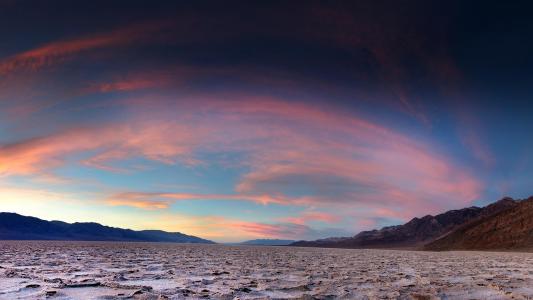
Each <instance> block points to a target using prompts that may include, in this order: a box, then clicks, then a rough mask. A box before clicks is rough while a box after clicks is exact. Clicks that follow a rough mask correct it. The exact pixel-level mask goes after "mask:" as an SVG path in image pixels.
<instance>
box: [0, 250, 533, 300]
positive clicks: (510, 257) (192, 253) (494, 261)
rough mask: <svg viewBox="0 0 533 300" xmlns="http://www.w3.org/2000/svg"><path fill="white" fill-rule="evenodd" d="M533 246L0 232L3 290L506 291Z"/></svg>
mask: <svg viewBox="0 0 533 300" xmlns="http://www.w3.org/2000/svg"><path fill="white" fill-rule="evenodd" d="M531 287H533V254H529V253H497V252H419V251H418V252H417V251H395V250H350V249H323V248H295V247H260V246H223V245H186V244H151V243H97V242H43V241H39V242H37V241H35V242H33V241H32V242H21V241H17V242H15V241H8V242H6V241H0V299H40V298H51V299H167V298H169V299H185V298H186V299H195V298H207V299H270V298H272V299H287V298H293V299H313V298H318V299H338V298H344V299H378V298H392V299H396V298H400V299H402V298H404V299H411V298H415V299H436V298H441V299H506V298H509V299H510V298H515V299H516V298H517V299H520V298H527V297H532V296H533V288H531Z"/></svg>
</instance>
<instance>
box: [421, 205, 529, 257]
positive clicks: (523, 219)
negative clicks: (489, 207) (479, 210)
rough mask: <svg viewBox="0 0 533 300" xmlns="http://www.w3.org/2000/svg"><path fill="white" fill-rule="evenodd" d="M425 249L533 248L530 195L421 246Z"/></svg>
mask: <svg viewBox="0 0 533 300" xmlns="http://www.w3.org/2000/svg"><path fill="white" fill-rule="evenodd" d="M424 249H426V250H511V249H512V250H520V249H524V250H525V249H533V197H530V198H528V199H526V200H523V201H520V202H517V203H516V205H514V206H513V207H511V208H509V209H507V210H503V211H500V212H499V213H496V214H492V215H488V216H485V217H483V218H480V219H478V220H475V221H474V222H471V223H468V224H465V225H464V226H461V227H460V228H458V229H457V230H455V231H454V232H452V233H450V234H449V235H447V236H444V237H442V238H440V239H438V240H436V241H434V242H432V243H430V244H428V245H426V246H425V247H424Z"/></svg>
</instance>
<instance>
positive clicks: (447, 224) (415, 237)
mask: <svg viewBox="0 0 533 300" xmlns="http://www.w3.org/2000/svg"><path fill="white" fill-rule="evenodd" d="M515 204H516V201H514V200H512V199H510V198H504V199H502V200H500V201H498V202H496V203H493V204H491V205H488V206H486V207H484V208H479V207H468V208H463V209H459V210H450V211H447V212H445V213H442V214H439V215H436V216H430V215H427V216H425V217H422V218H413V219H412V220H411V221H409V222H407V223H405V224H403V225H398V226H389V227H384V228H382V229H379V230H372V231H363V232H361V233H359V234H357V235H356V236H354V237H348V238H330V239H324V240H317V241H310V242H308V241H300V242H296V243H293V244H291V246H303V247H332V248H419V247H421V246H423V245H425V244H427V243H429V242H431V241H433V240H435V239H437V238H439V237H442V236H444V235H446V234H448V233H450V232H452V231H454V230H455V229H457V228H459V227H460V226H461V225H463V224H465V223H468V222H471V221H472V220H476V219H478V218H482V217H485V216H488V215H492V214H494V213H497V212H499V211H502V210H506V209H508V208H509V207H513V206H514V205H515Z"/></svg>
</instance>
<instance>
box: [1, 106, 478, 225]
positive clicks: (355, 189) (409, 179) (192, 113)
mask: <svg viewBox="0 0 533 300" xmlns="http://www.w3.org/2000/svg"><path fill="white" fill-rule="evenodd" d="M193 99H194V100H195V101H191V100H188V99H181V100H179V101H177V100H169V101H166V102H165V101H162V102H160V105H161V107H160V108H159V110H160V111H161V114H160V115H159V117H157V118H155V117H154V115H151V114H150V115H148V116H146V117H141V118H137V119H131V120H127V121H125V122H122V123H116V124H104V125H102V126H95V127H90V128H74V129H69V130H65V131H63V132H58V133H55V134H50V135H47V136H42V137H38V138H33V139H28V140H23V141H19V142H16V143H11V144H6V145H1V146H0V174H2V175H4V176H10V175H39V174H44V173H47V172H50V171H51V170H53V169H56V168H60V167H62V166H64V165H65V164H66V161H65V157H69V156H72V155H74V154H78V155H80V154H84V155H82V156H84V157H85V158H83V159H82V160H81V161H79V162H80V163H82V164H83V165H85V166H87V167H94V168H99V169H102V170H106V171H114V172H116V171H124V170H121V169H118V168H116V167H114V166H113V162H115V161H120V160H125V159H128V158H136V157H142V158H145V159H148V160H150V161H153V162H156V163H161V164H176V163H179V164H184V165H188V166H191V167H194V166H196V165H206V164H210V163H214V162H212V161H208V160H202V159H201V158H200V156H201V155H199V154H200V153H204V154H205V153H235V154H237V155H238V156H239V157H240V159H239V162H238V163H237V164H236V165H235V164H234V165H231V164H230V166H229V167H239V168H242V167H244V168H246V169H247V170H248V171H246V172H244V173H243V174H242V175H241V177H240V179H239V180H238V182H236V183H235V187H234V190H235V193H234V194H187V193H181V192H179V191H177V192H176V191H170V192H168V191H163V192H161V191H155V192H152V193H139V192H136V191H124V193H119V194H114V195H110V196H109V198H108V199H107V203H108V204H111V205H129V206H133V207H137V208H146V209H165V208H167V207H169V206H170V204H171V203H173V202H175V201H180V200H201V199H222V200H235V201H251V202H254V203H262V204H273V203H275V204H283V205H300V206H317V207H327V206H329V205H340V206H344V207H350V208H351V209H354V208H357V209H371V208H387V207H392V208H391V209H393V210H394V211H395V213H396V214H397V215H401V216H403V217H404V218H407V217H408V216H413V215H415V214H420V213H431V212H438V211H441V210H443V209H447V208H453V207H459V206H463V205H465V204H469V203H471V201H473V200H475V199H476V198H477V197H478V195H479V192H480V190H481V188H482V185H481V183H480V182H479V181H478V180H477V179H476V178H474V177H472V176H471V175H470V174H469V173H468V172H467V170H464V169H462V168H460V167H459V166H457V165H455V164H454V163H453V162H452V161H451V160H449V159H448V158H446V157H445V156H444V155H442V154H440V153H438V152H437V151H435V150H434V149H432V148H431V147H430V146H428V145H427V144H423V143H421V142H420V141H415V140H413V139H411V138H409V137H407V136H406V135H403V134H401V133H400V132H397V131H394V130H391V129H388V128H386V127H383V126H380V125H378V124H375V123H372V122H369V121H367V120H365V119H363V118H360V117H356V116H353V115H350V114H346V113H342V112H339V111H336V110H334V109H331V108H330V109H328V108H326V109H324V108H323V107H317V106H313V105H309V104H303V103H301V102H295V101H284V100H281V99H275V98H269V97H257V96H256V97H254V98H252V99H250V98H248V97H247V96H246V95H227V96H226V97H221V98H220V99H212V98H210V97H207V96H206V97H202V96H194V98H193ZM125 104H126V105H128V107H129V109H131V110H132V112H134V113H135V115H142V111H144V110H145V106H144V105H146V103H145V102H143V101H134V102H125ZM154 107H157V104H155V105H154V102H153V101H152V102H151V104H150V108H151V110H152V111H153V110H154V109H156V108H154ZM156 110H158V109H156ZM166 112H172V114H171V116H172V119H174V120H173V121H170V119H167V117H166ZM295 193H296V194H295ZM309 217H311V216H309ZM314 217H315V218H318V219H320V217H321V216H319V215H315V216H314ZM293 221H297V222H296V223H305V221H304V220H303V219H302V220H293ZM322 221H331V220H327V219H326V218H324V216H322Z"/></svg>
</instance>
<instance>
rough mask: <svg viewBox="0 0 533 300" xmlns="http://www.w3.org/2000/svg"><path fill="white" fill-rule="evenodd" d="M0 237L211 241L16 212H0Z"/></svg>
mask: <svg viewBox="0 0 533 300" xmlns="http://www.w3.org/2000/svg"><path fill="white" fill-rule="evenodd" d="M0 240H75V241H125V242H167V243H203V244H214V242H212V241H209V240H205V239H202V238H199V237H196V236H191V235H186V234H183V233H179V232H166V231H161V230H141V231H135V230H131V229H122V228H115V227H109V226H104V225H101V224H98V223H72V224H71V223H65V222H61V221H45V220H41V219H38V218H34V217H27V216H22V215H19V214H15V213H0Z"/></svg>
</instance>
